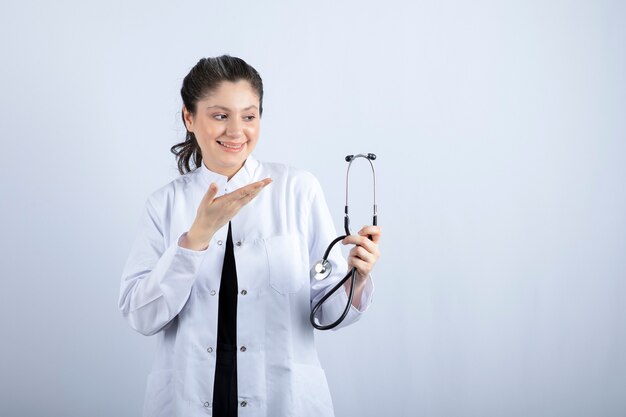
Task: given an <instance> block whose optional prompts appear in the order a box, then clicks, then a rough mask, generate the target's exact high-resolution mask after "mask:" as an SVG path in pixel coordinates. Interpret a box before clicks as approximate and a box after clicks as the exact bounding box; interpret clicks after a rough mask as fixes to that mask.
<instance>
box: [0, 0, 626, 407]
mask: <svg viewBox="0 0 626 417" xmlns="http://www.w3.org/2000/svg"><path fill="white" fill-rule="evenodd" d="M624 22H626V6H625V4H624V2H619V1H591V0H590V1H547V2H546V1H515V2H498V1H473V2H462V1H445V0H444V1H416V2H400V1H386V2H381V3H379V2H363V1H315V2H287V1H271V2H270V1H268V2H253V1H249V2H243V1H228V2H213V1H204V2H191V1H177V2H174V1H130V2H126V1H110V0H109V1H99V2H85V1H79V0H67V1H58V2H44V1H40V2H32V1H30V2H29V1H26V2H10V3H9V2H3V4H2V6H0V45H1V47H0V48H1V52H2V66H1V67H0V88H1V94H0V120H1V123H2V125H1V135H2V151H1V152H0V158H1V159H0V166H1V169H2V172H1V177H0V186H1V192H2V194H1V195H2V199H1V203H0V221H1V222H2V234H3V238H2V239H1V242H2V243H1V245H2V247H1V254H2V255H1V262H2V264H1V265H0V266H1V268H2V290H1V291H0V313H1V317H2V325H1V326H2V327H1V328H2V343H1V344H0V360H1V369H0V378H1V386H0V415H2V416H64V417H70V416H137V415H139V414H140V411H141V406H142V401H143V393H144V388H145V378H146V376H147V374H148V371H149V368H150V365H151V360H152V355H153V352H154V339H153V338H147V337H143V336H141V335H139V334H137V333H134V332H133V331H132V330H131V329H130V327H129V326H128V325H127V324H126V323H125V322H124V321H123V319H122V317H121V315H120V313H119V312H118V310H117V297H118V291H119V279H120V275H121V271H122V267H123V264H124V262H125V260H126V256H127V254H128V251H129V248H130V245H131V243H132V239H133V237H134V235H135V233H136V231H137V227H138V222H139V218H140V213H141V209H142V206H143V202H144V201H145V199H146V197H147V196H148V195H149V194H150V193H151V192H152V191H154V190H155V189H156V188H158V187H160V186H162V185H164V184H165V183H167V182H169V181H170V180H171V179H173V178H175V177H176V176H177V172H176V170H175V163H174V158H173V156H172V155H171V154H170V153H169V147H170V146H171V145H173V144H174V143H176V142H177V141H180V140H181V139H182V138H183V127H182V123H181V122H180V106H181V102H180V98H179V93H178V91H179V88H180V84H181V82H182V78H183V77H184V75H185V74H186V73H187V72H188V70H189V69H190V68H191V67H192V66H193V65H194V64H195V63H196V62H197V60H198V59H199V58H201V57H203V56H215V55H220V54H223V53H229V54H233V55H236V56H240V57H242V58H244V59H246V60H247V61H248V62H249V63H251V64H252V65H253V66H255V67H256V68H257V69H258V70H259V72H260V73H261V75H262V77H263V79H264V82H265V88H266V98H265V102H264V106H265V113H264V117H263V121H262V130H261V138H260V143H259V145H258V147H257V151H256V152H255V155H256V156H257V157H258V158H259V159H262V160H272V161H281V162H287V163H289V164H291V165H295V166H298V167H301V168H305V169H308V170H310V171H311V172H313V173H314V174H315V175H317V177H318V178H319V179H320V181H321V183H322V185H323V186H324V189H325V191H326V196H327V199H328V203H329V206H330V208H331V211H332V213H333V214H334V215H335V224H336V225H337V226H340V224H341V216H342V204H343V203H342V199H343V192H344V186H343V176H344V173H345V166H346V164H345V162H343V160H342V157H343V155H345V154H347V153H355V152H375V153H377V154H378V155H379V159H378V161H377V169H378V182H379V195H378V197H379V211H380V224H381V226H382V228H383V232H384V235H383V241H382V242H381V251H382V253H383V254H382V257H381V259H380V262H379V264H378V265H377V266H376V269H375V271H374V272H375V277H376V281H375V285H376V291H377V292H376V296H375V304H373V305H372V307H371V310H370V311H369V312H368V313H367V315H366V316H365V317H364V319H363V321H361V322H360V323H358V324H356V325H354V326H352V327H351V328H348V329H345V330H343V331H341V332H336V333H334V332H333V333H324V334H318V338H317V341H318V347H319V352H320V356H321V359H322V362H323V365H324V367H325V369H326V372H327V374H328V378H329V382H330V385H331V390H332V392H333V397H334V402H335V405H336V412H337V416H338V417H349V416H362V417H366V416H380V415H389V416H418V415H419V416H624V415H626V396H625V395H624V392H625V388H626V356H625V349H626V303H625V302H624V301H625V294H626V293H625V290H626V260H625V257H624V254H626V187H625V179H626V117H624V113H625V111H624V110H625V109H626V25H625V23H624ZM353 178H354V186H353V189H354V194H353V195H354V199H353V200H352V204H353V213H354V215H353V222H354V224H355V225H357V226H360V225H362V224H365V223H367V222H369V218H368V216H369V212H368V209H369V207H370V206H369V205H370V194H369V189H370V185H369V184H370V182H369V181H370V179H369V173H368V171H367V166H366V165H361V166H360V167H358V166H355V170H354V177H353ZM312 395H313V393H312Z"/></svg>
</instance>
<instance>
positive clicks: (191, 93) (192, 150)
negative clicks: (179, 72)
mask: <svg viewBox="0 0 626 417" xmlns="http://www.w3.org/2000/svg"><path fill="white" fill-rule="evenodd" d="M240 80H245V81H248V82H249V83H250V86H251V87H252V89H253V90H254V91H255V92H256V94H257V95H258V96H259V116H261V115H263V81H262V80H261V76H260V75H259V73H258V72H257V71H256V70H255V69H254V68H253V67H252V66H250V65H248V64H247V63H246V62H245V61H244V60H243V59H241V58H237V57H233V56H230V55H222V56H218V57H214V58H202V59H201V60H200V61H198V63H197V64H196V65H195V66H194V67H193V68H192V69H191V71H189V74H187V76H186V77H185V79H184V80H183V86H182V88H181V89H180V95H181V97H182V99H183V104H184V105H185V107H186V108H187V110H188V111H189V112H190V113H191V114H194V115H195V114H196V110H197V109H196V107H197V106H196V105H197V103H198V101H200V100H202V99H204V98H206V97H207V96H209V95H211V93H213V92H214V91H215V90H217V88H219V86H220V84H221V83H222V82H224V81H230V82H237V81H240ZM181 113H182V112H181ZM181 116H182V119H183V125H184V126H185V130H186V131H187V134H186V137H185V140H184V141H183V142H180V143H177V144H176V145H174V146H172V147H171V148H170V151H171V152H172V153H173V154H174V155H176V160H177V164H178V172H180V174H181V175H182V174H185V173H187V172H189V171H191V170H192V169H195V168H196V167H199V166H200V164H201V163H202V152H201V150H200V146H198V142H197V140H196V136H195V135H194V134H193V133H192V132H190V131H189V130H187V125H186V124H185V115H184V113H182V114H181ZM192 160H193V166H191V165H190V162H191V161H192Z"/></svg>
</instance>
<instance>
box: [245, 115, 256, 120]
mask: <svg viewBox="0 0 626 417" xmlns="http://www.w3.org/2000/svg"><path fill="white" fill-rule="evenodd" d="M243 118H244V119H245V120H248V121H252V119H255V118H256V117H255V116H244V117H243Z"/></svg>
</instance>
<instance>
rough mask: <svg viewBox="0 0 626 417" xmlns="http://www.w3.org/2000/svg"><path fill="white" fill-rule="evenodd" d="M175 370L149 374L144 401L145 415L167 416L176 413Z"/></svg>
mask: <svg viewBox="0 0 626 417" xmlns="http://www.w3.org/2000/svg"><path fill="white" fill-rule="evenodd" d="M173 397H174V372H172V371H171V370H167V369H166V370H158V371H153V372H151V373H150V375H148V383H147V385H146V396H145V401H144V409H143V416H144V417H166V416H173V415H174V398H173Z"/></svg>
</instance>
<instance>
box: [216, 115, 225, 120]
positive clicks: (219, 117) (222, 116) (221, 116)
mask: <svg viewBox="0 0 626 417" xmlns="http://www.w3.org/2000/svg"><path fill="white" fill-rule="evenodd" d="M226 117H227V116H226V115H225V114H214V115H213V118H214V119H215V120H224V119H226Z"/></svg>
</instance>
